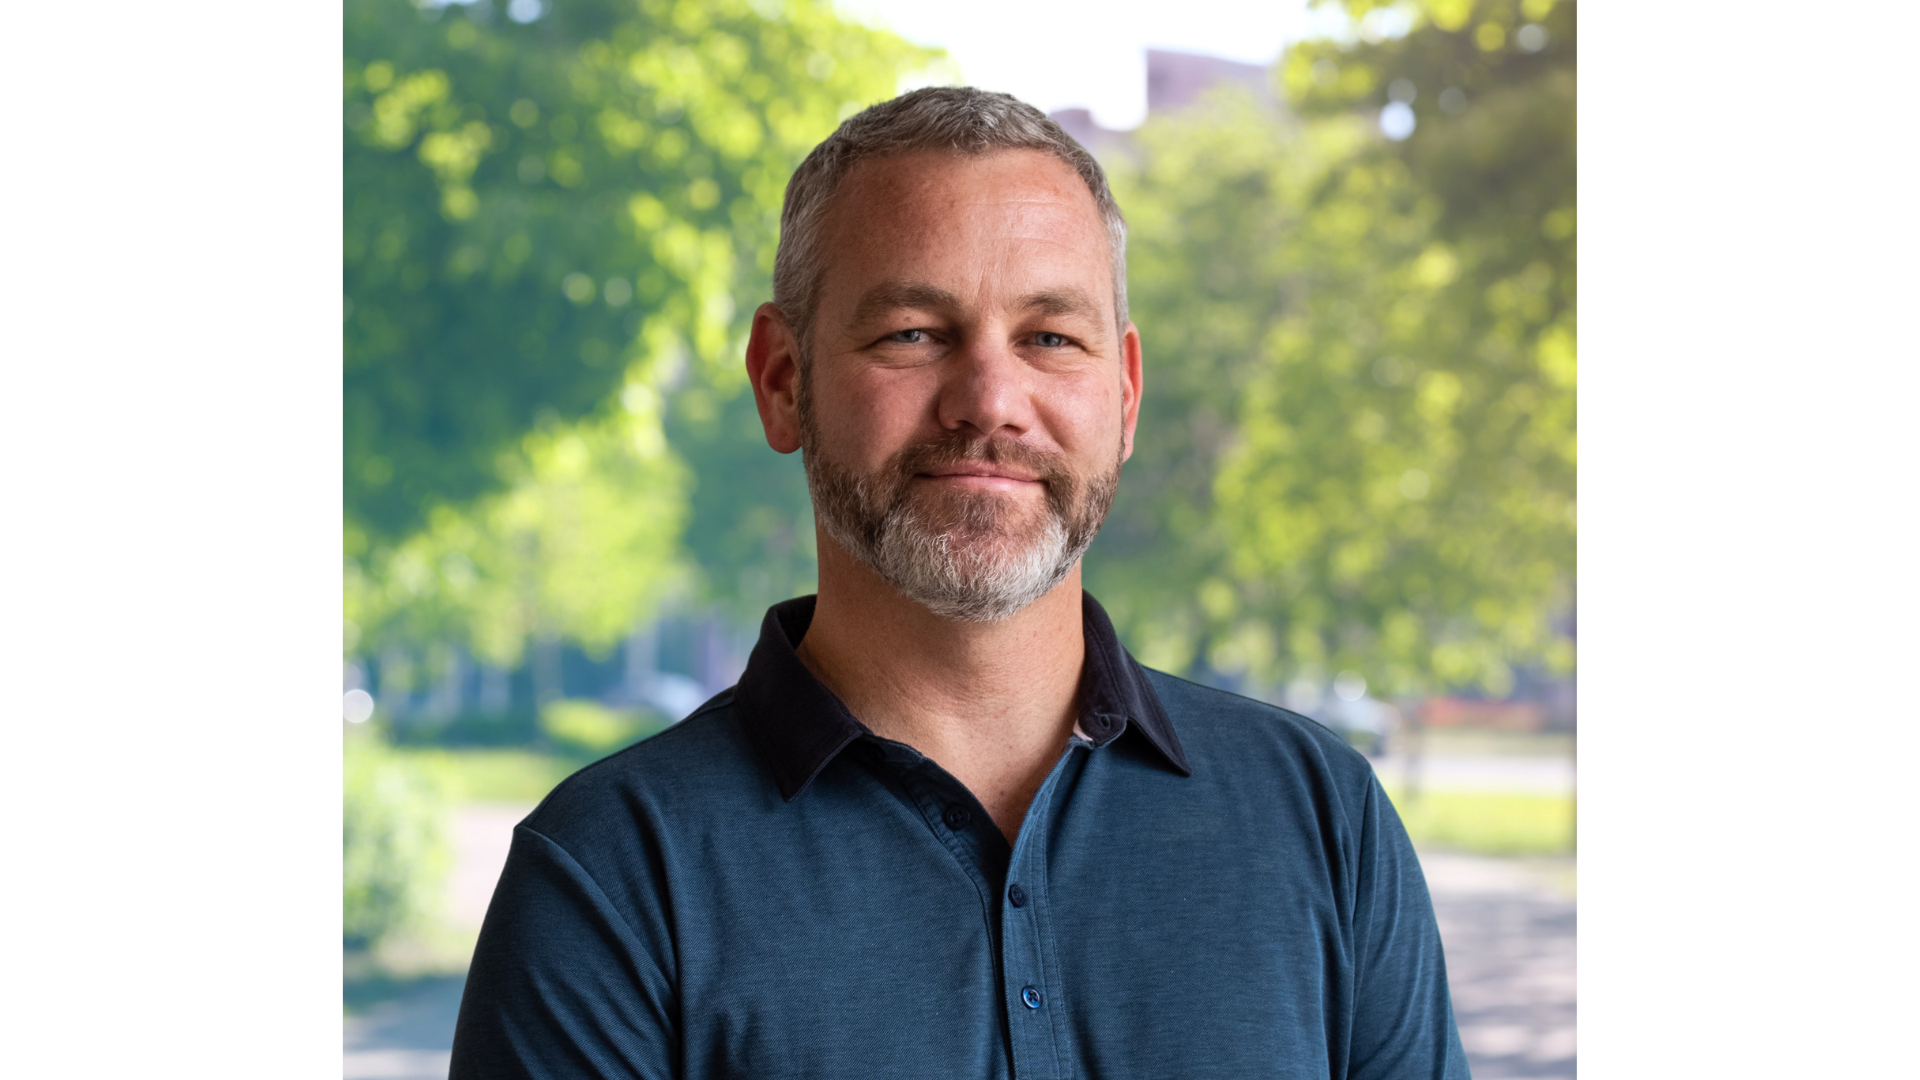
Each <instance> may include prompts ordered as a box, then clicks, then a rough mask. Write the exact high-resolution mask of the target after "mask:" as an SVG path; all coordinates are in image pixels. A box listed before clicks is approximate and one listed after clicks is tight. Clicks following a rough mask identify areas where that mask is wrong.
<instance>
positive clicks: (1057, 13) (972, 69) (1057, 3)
mask: <svg viewBox="0 0 1920 1080" xmlns="http://www.w3.org/2000/svg"><path fill="white" fill-rule="evenodd" d="M835 7H836V8H837V9H838V10H839V11H840V12H841V13H842V14H843V15H845V16H848V17H850V18H853V19H857V20H859V21H861V22H865V23H869V24H872V25H879V26H885V27H887V28H888V29H891V30H893V31H894V32H895V33H898V34H899V35H900V36H901V37H904V38H906V39H907V40H909V41H915V42H918V43H920V44H923V45H938V46H941V47H942V48H945V49H946V50H947V52H948V54H949V55H950V56H951V57H952V58H953V60H954V61H955V62H956V63H957V64H958V65H959V67H960V75H961V77H962V78H963V79H965V80H966V81H967V82H968V83H971V84H972V85H974V86H979V87H982V88H984V89H988V90H1001V91H1004V92H1006V93H1010V94H1013V95H1014V96H1016V97H1019V98H1021V99H1023V100H1025V101H1028V102H1030V103H1032V104H1034V105H1036V106H1038V107H1040V108H1041V109H1043V110H1046V111H1048V112H1051V111H1053V110H1055V109H1061V108H1068V107H1071V106H1076V105H1078V106H1082V107H1085V108H1089V109H1092V110H1093V116H1094V119H1095V120H1096V121H1098V122H1099V123H1100V124H1101V126H1103V127H1109V128H1132V127H1135V126H1137V125H1138V124H1139V123H1140V122H1141V121H1142V120H1144V119H1146V115H1147V52H1146V51H1147V49H1148V48H1159V49H1175V50H1178V51H1181V52H1198V53H1208V54H1211V55H1213V56H1224V57H1227V58H1228V59H1232V60H1239V61H1242V62H1245V63H1252V64H1266V63H1271V62H1272V61H1273V60H1274V58H1276V57H1278V56H1279V55H1280V50H1281V48H1282V46H1284V45H1285V44H1286V43H1288V42H1290V41H1297V40H1299V39H1300V38H1302V37H1306V36H1308V35H1309V34H1310V33H1311V31H1312V29H1313V18H1312V16H1310V15H1309V14H1308V11H1307V0H1267V2H1265V3H1259V2H1255V0H1102V2H1099V3H1093V2H1089V0H961V2H953V0H943V2H934V0H836V2H835Z"/></svg>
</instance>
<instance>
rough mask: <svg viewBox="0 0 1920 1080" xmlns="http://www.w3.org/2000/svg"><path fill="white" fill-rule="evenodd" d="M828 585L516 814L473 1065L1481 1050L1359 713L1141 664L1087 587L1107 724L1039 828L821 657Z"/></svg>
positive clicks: (1250, 1072)
mask: <svg viewBox="0 0 1920 1080" xmlns="http://www.w3.org/2000/svg"><path fill="white" fill-rule="evenodd" d="M813 603H814V601H813V598H812V597H804V598H801V599H798V600H791V601H788V602H786V603H782V604H778V605H775V606H774V607H773V608H772V609H771V610H769V611H768V613H767V618H766V622H765V624H764V625H763V628H762V630H761V636H760V640H759V643H758V644H757V645H756V646H755V647H754V650H753V653H752V656H751V658H750V659H749V661H748V663H747V668H746V671H745V673H744V674H743V675H742V676H741V678H740V682H739V684H738V685H737V686H735V687H734V688H732V689H731V690H728V691H725V692H723V693H721V694H720V695H719V696H717V697H715V698H714V699H713V700H712V701H709V702H708V703H707V704H705V705H704V706H702V707H701V708H700V709H698V710H697V711H695V712H694V713H693V715H691V716H689V717H688V718H687V719H685V720H684V721H682V722H680V723H679V724H677V725H675V726H674V727H672V728H670V729H668V730H667V731H665V732H662V733H661V734H659V735H656V736H654V737H653V738H650V739H647V740H646V741H644V742H641V743H639V744H637V745H635V746H632V747H630V748H628V749H626V750H624V751H621V752H620V753H618V754H615V755H613V756H611V757H609V758H607V759H605V760H603V761H600V762H598V763H596V764H594V765H591V766H588V767H587V768H585V769H583V770H581V771H580V772H578V773H576V774H574V776H572V777H571V778H570V779H568V780H567V781H565V782H564V783H562V784H561V785H560V786H559V787H558V788H556V789H554V791H553V793H552V794H550V795H549V796H547V798H546V800H545V801H544V802H542V803H541V804H540V806H539V807H538V808H537V809H535V810H534V812H533V813H532V814H531V815H529V816H528V817H527V819H526V820H525V821H524V822H522V823H521V824H520V825H519V826H518V827H517V828H516V829H515V830H514V837H513V846H512V850H511V853H510V854H509V856H508V859H507V864H506V868H505V870H504V871H503V872H502V874H501V877H500V882H499V885H498V886H497V888H496V890H495V892H494V896H493V902H492V904H491V906H490V907H489V909H488V911H487V916H486V921H485V924H484V926H483V927H482V929H481V932H480V939H479V944H478V946H477V948H476V949H475V952H474V958H473V964H472V968H471V970H470V972H469V974H468V977H467V986H466V993H465V997H464V998H463V1000H462V1002H461V1006H460V1018H459V1023H458V1027H457V1031H456V1034H455V1037H454V1046H453V1064H452V1070H451V1078H452V1080H494V1078H533V1077H538V1078H550V1077H551V1078H559V1077H646V1078H649V1080H652V1078H668V1077H688V1078H708V1077H818V1078H823V1080H824V1078H832V1080H845V1078H852V1077H887V1078H894V1077H900V1078H908V1077H927V1078H938V1080H952V1078H956V1077H968V1078H973V1077H979V1078H986V1077H994V1078H1018V1080H1040V1078H1067V1077H1088V1078H1141V1080H1157V1078H1175V1077H1178V1078H1197V1077H1219V1078H1241V1077H1245V1078H1249V1080H1251V1078H1254V1077H1259V1078H1262V1080H1271V1078H1296V1077H1298V1078H1306V1077H1314V1078H1328V1077H1334V1078H1386V1077H1393V1078H1416V1077H1418V1078H1449V1080H1451V1078H1465V1077H1466V1076H1467V1065H1466V1059H1465V1056H1464V1055H1463V1054H1462V1052H1461V1048H1460V1041H1459V1036H1458V1034H1457V1033H1456V1031H1455V1027H1454V1020H1453V1010H1452V1006H1451V1003H1450V1001H1449V999H1448V995H1447V979H1446V970H1445V964H1444V962H1443V960H1442V957H1441V949H1440V935H1439V932H1438V930H1437V928H1436V926H1435V924H1434V917H1433V907H1432V903H1431V901H1430V899H1429V897H1428V894H1427V889H1426V884H1425V881H1424V879H1423V878H1422V877H1421V874H1420V868H1419V864H1418V862H1417V861H1416V859H1415V856H1414V852H1413V848H1412V846H1411V844H1410V843H1409V842H1408V840H1407V835H1406V832H1405V830H1404V829H1403V828H1402V827H1401V824H1400V820H1399V818H1398V817H1397V816H1396V815H1395V813H1394V811H1393V807H1392V806H1391V805H1390V804H1389V803H1388V802H1387V799H1386V796H1385V794H1384V793H1383V792H1382V791H1381V789H1380V785H1379V783H1378V781H1377V780H1376V779H1375V778H1374V776H1373V771H1372V768H1371V766H1370V765H1369V764H1368V762H1367V760H1366V759H1365V758H1364V757H1362V756H1361V755H1360V754H1359V753H1358V752H1357V751H1355V750H1353V749H1352V748H1351V747H1349V746H1348V745H1347V744H1346V743H1345V741H1344V740H1342V739H1341V738H1340V737H1339V736H1337V735H1335V734H1334V733H1332V732H1331V731H1329V730H1327V729H1326V728H1323V727H1321V726H1320V725H1318V724H1316V723H1314V722H1313V721H1311V720H1308V719H1306V718H1305V717H1302V716H1299V715H1298V714H1295V713H1292V712H1288V711H1287V710H1285V709H1279V708H1275V707H1273V706H1271V705H1266V704H1263V703H1260V702H1257V701H1252V700H1249V699H1247V698H1243V697H1239V696H1236V695H1233V694H1229V693H1226V692H1223V691H1220V690H1214V689H1210V688H1207V687H1203V686H1199V685H1197V684H1194V683H1191V682H1187V681H1184V680H1181V679H1177V678H1174V677H1173V676H1170V675H1165V674H1162V673H1160V672H1157V671H1150V670H1148V669H1146V668H1143V667H1141V666H1140V665H1139V664H1138V663H1136V662H1135V661H1134V660H1133V658H1132V657H1131V656H1129V655H1128V654H1127V653H1126V651H1125V650H1124V649H1123V648H1121V646H1120V643H1119V640H1118V638H1117V637H1116V636H1115V634H1114V631H1113V627H1112V624H1111V623H1110V622H1109V621H1108V620H1107V617H1106V614H1105V613H1104V612H1103V611H1102V610H1101V609H1100V606H1099V605H1098V604H1096V603H1095V602H1094V601H1093V599H1092V598H1091V597H1087V598H1085V600H1084V612H1085V620H1084V621H1085V626H1086V663H1085V666H1084V670H1083V674H1082V676H1081V683H1080V710H1081V711H1080V717H1079V730H1078V732H1076V734H1075V736H1074V738H1073V739H1072V740H1071V741H1070V742H1069V743H1068V746H1067V749H1066V751H1065V753H1064V754H1062V756H1061V758H1060V760H1059V761H1058V762H1057V763H1056V764H1055V765H1054V767H1053V770H1052V772H1051V773H1050V774H1049V775H1048V777H1047V779H1046V781H1045V783H1044V784H1043V785H1042V786H1041V788H1040V790H1039V793H1038V794H1037V795H1035V797H1034V799H1033V804H1032V806H1031V807H1030V808H1029V809H1028V811H1027V815H1026V818H1025V820H1024V822H1023V824H1022V826H1021V829H1020V832H1019V835H1018V839H1017V842H1016V843H1015V844H1013V845H1012V846H1011V847H1010V846H1009V845H1008V844H1007V842H1006V839H1005V838H1004V837H1003V836H1002V835H1001V833H1000V831H999V829H998V828H996V827H995V825H994V823H993V821H992V819H991V818H990V817H989V816H988V815H987V813H986V810H985V809H984V808H983V807H982V806H981V804H980V802H979V801H978V800H977V799H975V798H974V797H973V795H972V794H971V793H969V792H968V791H967V789H966V788H965V787H964V786H962V785H961V784H960V783H959V782H958V781H956V780H955V779H954V778H953V777H952V776H950V775H949V774H948V773H947V772H946V771H945V770H944V769H942V768H940V766H938V765H936V764H935V763H934V762H933V761H932V760H931V759H929V758H927V757H925V756H924V755H922V754H920V753H918V752H917V751H915V750H913V749H912V748H911V747H909V746H906V745H905V744H903V743H898V742H893V741H890V740H887V739H882V738H879V737H878V736H875V735H874V734H872V733H871V732H869V731H868V730H867V729H866V728H865V726H864V725H862V724H861V723H860V722H859V721H858V720H856V719H855V718H854V717H853V715H852V714H851V713H849V712H848V710H847V709H846V707H845V706H844V705H843V704H842V703H841V702H840V701H839V699H838V698H836V697H835V696H834V695H833V694H832V693H831V692H830V691H828V690H827V689H826V688H825V687H824V686H822V685H821V684H820V683H819V682H818V681H817V680H816V679H815V678H814V677H813V676H812V674H811V673H810V672H808V671H807V669H806V667H805V666H804V665H803V664H802V663H801V662H800V660H799V658H798V657H797V656H796V655H795V653H794V646H795V645H796V644H797V643H798V642H799V640H800V639H801V637H802V636H803V635H804V634H805V633H806V628H807V625H808V623H809V622H810V621H811V619H812V617H813Z"/></svg>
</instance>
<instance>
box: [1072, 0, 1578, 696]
mask: <svg viewBox="0 0 1920 1080" xmlns="http://www.w3.org/2000/svg"><path fill="white" fill-rule="evenodd" d="M1370 6H1371V5H1366V4H1355V5H1353V7H1352V10H1353V13H1354V14H1355V15H1356V17H1362V16H1364V15H1365V12H1366V10H1367V9H1368V7H1370ZM1525 6H1526V7H1527V8H1528V12H1526V13H1523V12H1521V11H1520V10H1519V9H1520V7H1521V5H1516V4H1513V3H1510V2H1506V0H1495V2H1487V3H1480V4H1478V5H1465V6H1462V5H1457V4H1443V3H1434V4H1430V5H1428V7H1427V8H1423V9H1421V11H1422V12H1423V13H1424V14H1422V15H1421V16H1420V17H1417V18H1416V19H1415V20H1414V26H1413V29H1412V31H1411V32H1410V33H1408V34H1406V35H1405V36H1404V37H1401V38H1397V39H1393V38H1390V39H1385V40H1382V41H1380V42H1378V43H1377V44H1365V43H1363V42H1361V41H1355V42H1353V43H1350V44H1346V45H1341V44H1337V43H1311V44H1306V45H1301V46H1298V47H1296V48H1295V49H1294V50H1292V51H1291V52H1290V53H1289V55H1288V56H1287V58H1286V59H1285V61H1284V67H1283V72H1282V75H1283V79H1284V81H1285V83H1286V85H1287V87H1288V88H1289V91H1290V94H1291V95H1292V96H1293V99H1294V102H1295V108H1296V110H1297V111H1298V113H1300V114H1302V116H1303V119H1299V120H1294V121H1283V120H1280V119H1278V118H1276V117H1274V116H1272V115H1270V114H1268V113H1265V112H1262V111H1261V110H1259V109H1257V108H1256V107H1255V106H1254V105H1253V104H1252V103H1251V102H1249V101H1246V100H1238V101H1235V100H1228V99H1220V100H1217V101H1216V102H1215V103H1214V104H1213V106H1212V108H1211V111H1210V112H1208V113H1206V114H1203V115H1201V116H1191V115H1189V116H1182V117H1181V118H1180V119H1179V120H1178V121H1177V122H1166V123H1158V124H1150V125H1149V126H1148V128H1147V129H1145V130H1143V132H1142V133H1141V138H1142V142H1143V144H1144V146H1143V153H1142V154H1141V155H1140V162H1141V164H1140V165H1139V166H1138V167H1137V168H1136V169H1132V170H1128V169H1122V170H1120V175H1118V176H1117V177H1116V186H1117V187H1118V188H1119V194H1120V198H1121V202H1122V205H1123V206H1125V207H1126V208H1127V210H1128V212H1129V215H1130V217H1131V220H1132V222H1133V245H1132V256H1131V260H1130V262H1131V268H1132V271H1133V273H1132V282H1131V290H1132V302H1133V305H1134V311H1135V319H1136V320H1137V321H1138V322H1139V324H1140V325H1141V326H1142V328H1143V330H1142V333H1143V336H1144V338H1145V345H1146V349H1147V370H1148V376H1147V382H1148V390H1147V395H1146V398H1145V401H1144V412H1143V417H1142V420H1141V431H1142V442H1141V446H1140V449H1139V451H1138V453H1137V455H1136V458H1135V461H1134V462H1133V463H1130V464H1129V475H1128V480H1127V483H1126V484H1123V485H1122V502H1121V503H1120V505H1119V506H1118V507H1117V508H1116V513H1115V518H1114V521H1113V524H1112V525H1111V526H1110V535H1109V536H1103V538H1102V541H1101V546H1100V547H1099V548H1098V549H1097V551H1098V554H1097V555H1096V557H1095V558H1094V559H1092V560H1090V566H1089V578H1090V581H1091V582H1092V587H1093V588H1094V590H1095V591H1096V593H1097V594H1099V595H1101V596H1102V597H1103V598H1109V597H1110V598H1111V599H1112V603H1111V605H1110V606H1112V607H1113V608H1115V610H1116V615H1117V617H1118V618H1119V619H1120V621H1121V622H1122V624H1123V626H1124V627H1125V628H1126V629H1127V630H1128V632H1129V633H1130V635H1131V637H1132V638H1133V639H1134V640H1135V641H1136V643H1138V644H1139V646H1140V647H1141V649H1142V651H1143V653H1144V654H1145V655H1144V656H1143V659H1145V660H1147V662H1149V663H1155V664H1159V665H1163V666H1167V667H1171V668H1173V669H1175V670H1180V669H1184V668H1189V667H1193V666H1198V665H1200V664H1203V663H1204V664H1206V665H1208V666H1210V667H1212V668H1214V669H1215V670H1220V671H1226V672H1230V673H1236V674H1240V675H1243V676H1245V677H1246V678H1248V679H1250V680H1251V681H1253V682H1254V683H1255V684H1265V685H1268V686H1271V685H1275V684H1277V683H1280V682H1282V681H1285V680H1287V679H1291V678H1294V677H1299V676H1303V675H1304V676H1307V677H1322V678H1324V677H1325V676H1326V675H1329V674H1331V673H1332V672H1333V671H1336V670H1342V669H1349V668H1351V669H1356V670H1359V671H1360V672H1361V673H1362V674H1364V675H1365V676H1366V677H1367V679H1368V680H1369V683H1370V684H1371V685H1372V686H1373V687H1374V688H1375V692H1376V693H1381V692H1384V693H1389V694H1411V693H1419V692H1423V691H1428V690H1432V689H1434V688H1436V687H1438V686H1442V685H1475V684H1477V685H1479V686H1482V687H1485V688H1487V689H1490V690H1492V691H1495V692H1503V691H1504V690H1505V689H1506V688H1507V687H1508V686H1510V685H1511V667H1512V665H1515V664H1519V663H1530V664H1543V665H1545V666H1548V667H1550V668H1553V669H1557V670H1566V669H1568V668H1569V667H1570V666H1571V663H1572V649H1571V642H1570V641H1569V640H1567V639H1566V638H1565V637H1564V636H1563V635H1561V634H1559V633H1558V632H1556V631H1555V630H1554V629H1553V618H1554V617H1555V616H1556V615H1559V614H1561V613H1564V612H1565V611H1566V610H1567V609H1568V607H1569V606H1570V604H1571V600H1572V579H1573V543H1574V459H1575V453H1574V445H1575V439H1574V381H1575V376H1574V373H1575V361H1574V296H1575V291H1574V237H1573V227H1574V219H1573V205H1574V190H1573V182H1574V173H1573V114H1574V109H1573V29H1572V19H1573V13H1572V6H1571V5H1570V4H1562V5H1559V6H1557V7H1555V6H1553V5H1551V4H1548V3H1541V2H1540V0H1526V4H1525ZM1536 9H1540V10H1537V11H1536ZM1546 9H1551V10H1546ZM1443 16H1444V21H1443ZM1523 16H1524V17H1527V18H1541V17H1545V18H1548V24H1547V25H1548V40H1549V41H1550V42H1551V44H1550V45H1549V46H1548V47H1547V48H1545V49H1543V50H1540V51H1538V52H1536V53H1531V54H1525V55H1522V54H1520V53H1518V52H1517V51H1515V49H1513V48H1509V47H1507V46H1504V45H1500V46H1494V47H1488V43H1489V42H1491V41H1492V38H1493V35H1492V34H1491V33H1480V32H1479V31H1478V30H1477V29H1476V28H1478V27H1484V26H1488V25H1497V26H1506V27H1509V28H1511V27H1513V26H1515V25H1519V24H1520V23H1521V22H1522V20H1523ZM1363 24H1364V21H1363ZM1503 33H1504V31H1503ZM1513 36H1514V35H1508V36H1507V37H1503V38H1502V41H1503V42H1504V41H1510V40H1512V38H1513ZM1535 40H1537V37H1536V38H1535ZM1398 79H1407V80H1410V81H1411V82H1412V83H1413V84H1414V88H1415V90H1416V94H1417V96H1416V98H1415V105H1416V115H1417V116H1418V118H1419V126H1418V128H1417V129H1416V131H1415V132H1414V134H1413V135H1412V137H1411V138H1408V139H1407V140H1406V141H1405V142H1403V143H1397V144H1396V143H1391V142H1388V141H1387V140H1385V139H1384V138H1382V137H1381V136H1380V135H1379V134H1378V132H1377V129H1376V128H1375V127H1374V126H1373V119H1374V116H1375V115H1377V113H1378V111H1379V109H1380V107H1381V106H1383V105H1384V104H1385V103H1386V101H1387V99H1388V95H1389V93H1390V92H1391V90H1392V88H1393V87H1394V81H1395V80H1398ZM1401 89H1402V91H1403V93H1404V87H1402V88H1401ZM1449 89H1452V90H1456V91H1459V95H1458V96H1456V95H1449V96H1448V101H1449V105H1450V106H1451V105H1458V104H1460V103H1462V102H1464V108H1463V109H1459V110H1456V111H1457V113H1458V114H1457V115H1449V114H1448V113H1446V112H1443V111H1442V110H1441V109H1439V108H1437V107H1435V103H1437V100H1438V99H1439V97H1440V95H1441V93H1442V92H1443V91H1444V90H1449ZM1163 350H1164V351H1163ZM1129 486H1131V489H1132V490H1131V491H1129Z"/></svg>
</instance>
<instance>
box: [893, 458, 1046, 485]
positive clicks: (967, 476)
mask: <svg viewBox="0 0 1920 1080" xmlns="http://www.w3.org/2000/svg"><path fill="white" fill-rule="evenodd" d="M914 479H916V480H925V481H929V482H931V483H934V484H938V485H939V486H941V487H946V488H954V489H958V490H961V491H1025V490H1028V489H1030V488H1035V487H1039V486H1041V481H1040V478H1039V477H1038V476H1036V475H1034V474H1033V473H1031V472H1028V471H1026V470H1024V469H1021V468H1018V467H1016V466H1012V465H997V464H991V463H987V462H962V463H956V464H953V465H937V466H935V467H933V468H931V469H928V470H926V471H925V472H920V473H916V474H915V475H914Z"/></svg>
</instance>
